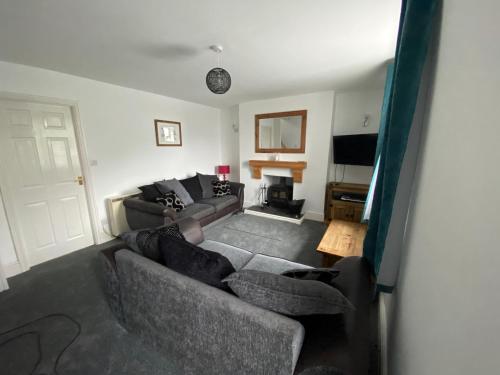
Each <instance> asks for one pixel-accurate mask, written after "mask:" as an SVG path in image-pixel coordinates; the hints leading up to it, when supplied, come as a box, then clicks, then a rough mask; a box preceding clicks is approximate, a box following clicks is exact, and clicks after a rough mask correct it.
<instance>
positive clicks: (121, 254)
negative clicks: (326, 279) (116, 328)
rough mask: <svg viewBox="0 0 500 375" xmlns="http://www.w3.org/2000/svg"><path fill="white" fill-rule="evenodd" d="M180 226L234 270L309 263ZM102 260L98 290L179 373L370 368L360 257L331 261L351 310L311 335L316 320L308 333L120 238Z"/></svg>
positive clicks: (285, 374)
mask: <svg viewBox="0 0 500 375" xmlns="http://www.w3.org/2000/svg"><path fill="white" fill-rule="evenodd" d="M178 224H179V227H180V230H181V232H182V233H183V234H184V236H185V238H186V240H188V241H189V242H192V243H194V244H199V246H201V247H203V248H205V249H207V250H212V251H217V252H219V253H221V254H223V255H224V256H226V257H227V258H228V259H229V261H230V262H231V263H232V264H233V266H234V268H235V269H236V270H240V269H258V270H263V271H267V272H273V273H282V272H284V271H286V270H290V269H296V268H309V267H308V266H305V265H302V264H299V263H294V262H290V261H288V260H284V259H280V258H275V257H271V256H267V255H262V254H253V253H251V252H249V251H246V250H244V249H240V248H237V247H233V246H230V245H227V244H224V243H220V242H216V241H211V240H205V239H204V236H203V232H202V230H201V226H200V224H199V222H197V221H196V220H194V219H191V218H187V219H184V220H181V221H179V222H178ZM100 259H101V264H102V266H103V275H104V291H105V294H106V297H107V299H108V302H109V305H110V308H111V310H112V311H113V313H114V315H115V316H116V317H117V319H118V321H119V322H120V323H121V324H122V325H123V326H124V327H125V328H126V329H127V330H128V331H129V332H131V333H133V334H135V335H137V336H138V337H139V338H140V339H141V340H142V341H143V342H145V343H146V344H147V345H149V346H152V347H153V348H154V349H156V351H157V352H159V353H165V356H166V357H168V358H169V360H172V361H174V362H175V365H176V366H177V367H178V368H179V369H180V373H181V374H203V375H210V374H213V375H216V374H217V375H225V374H228V375H229V374H239V375H256V374H258V375H260V374H263V375H267V374H269V375H292V374H297V373H298V372H299V371H302V370H304V369H306V371H309V370H310V369H311V367H314V366H317V365H318V364H319V365H324V366H335V368H338V369H342V372H340V373H342V374H353V375H354V374H367V373H368V367H369V366H370V363H371V362H372V359H371V353H370V350H371V344H370V341H369V340H368V339H367V337H368V333H369V331H368V329H369V326H370V324H369V322H370V314H369V311H370V307H369V306H370V304H371V292H370V290H371V289H370V288H371V282H370V278H369V272H368V269H367V267H366V264H365V262H363V260H362V259H361V258H358V257H352V259H349V258H346V259H344V260H342V261H340V262H338V263H337V264H336V266H335V267H336V268H337V269H339V270H341V274H340V275H339V276H338V279H339V283H340V284H339V286H338V287H339V289H341V291H342V292H343V293H344V295H346V297H348V298H349V299H350V300H351V302H352V303H353V304H354V305H355V306H356V311H355V312H353V313H352V314H350V315H349V316H346V317H345V318H344V317H338V318H332V316H328V317H327V318H328V325H329V327H325V328H326V329H327V337H326V338H324V337H321V333H320V334H319V336H318V337H315V335H316V334H317V333H315V332H316V330H317V327H315V325H316V326H317V325H318V324H319V325H320V326H323V323H322V321H321V319H320V320H318V319H316V318H314V319H313V322H314V324H312V325H311V331H310V332H308V331H307V324H306V325H305V326H304V322H299V321H298V320H295V319H292V318H290V317H287V316H284V315H281V314H278V313H274V312H272V311H268V310H265V309H262V308H260V307H257V306H254V305H251V304H249V303H247V302H245V301H243V300H240V299H239V298H238V297H236V296H234V295H232V294H231V293H227V292H225V291H222V290H220V289H217V288H214V287H212V286H209V285H206V284H204V283H201V282H199V281H197V280H194V279H192V278H189V277H187V276H184V275H182V274H179V273H177V272H175V271H173V270H170V269H169V268H167V267H165V266H163V265H160V264H158V263H155V262H153V261H151V260H149V259H147V258H145V257H143V256H141V255H139V254H137V253H135V252H133V251H131V250H128V249H127V246H126V244H125V243H124V242H123V243H116V242H115V243H114V244H113V245H112V246H110V247H108V248H107V249H104V250H103V251H102V252H101V253H100ZM344 271H345V272H344ZM306 323H307V322H306ZM304 327H306V329H305V328H304ZM321 369H322V368H321V367H320V368H319V371H322V370H321ZM308 373H309V372H308ZM312 373H314V374H316V372H312ZM319 373H320V374H331V372H318V374H319ZM335 373H336V374H337V372H335Z"/></svg>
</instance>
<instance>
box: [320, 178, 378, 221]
mask: <svg viewBox="0 0 500 375" xmlns="http://www.w3.org/2000/svg"><path fill="white" fill-rule="evenodd" d="M369 188H370V187H369V185H364V184H349V183H343V182H329V183H328V185H327V187H326V199H325V219H326V220H332V219H338V220H344V221H352V222H355V223H359V222H361V216H362V215H363V210H364V207H365V204H364V202H351V201H346V200H341V199H340V196H341V195H342V194H346V195H350V194H354V195H360V196H363V197H365V198H366V196H367V195H368V189H369Z"/></svg>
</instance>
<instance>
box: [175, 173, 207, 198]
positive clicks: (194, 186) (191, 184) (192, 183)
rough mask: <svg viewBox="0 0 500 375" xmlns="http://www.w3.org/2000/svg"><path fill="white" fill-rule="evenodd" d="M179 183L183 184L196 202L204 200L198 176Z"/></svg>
mask: <svg viewBox="0 0 500 375" xmlns="http://www.w3.org/2000/svg"><path fill="white" fill-rule="evenodd" d="M179 182H180V183H181V184H182V186H184V188H185V189H186V190H187V192H188V193H189V195H190V196H191V198H193V200H194V201H195V202H197V201H199V200H200V199H202V198H203V194H202V192H201V185H200V180H199V179H198V176H193V177H189V178H185V179H184V180H179Z"/></svg>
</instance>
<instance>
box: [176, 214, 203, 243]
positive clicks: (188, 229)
mask: <svg viewBox="0 0 500 375" xmlns="http://www.w3.org/2000/svg"><path fill="white" fill-rule="evenodd" d="M177 224H178V225H179V230H180V231H181V233H182V235H183V236H184V238H185V239H186V241H188V242H191V243H192V244H195V245H198V244H199V243H201V242H203V241H204V240H205V236H204V235H203V231H202V230H201V224H200V222H199V221H198V220H196V219H193V218H192V217H186V218H184V219H180V220H179V221H177Z"/></svg>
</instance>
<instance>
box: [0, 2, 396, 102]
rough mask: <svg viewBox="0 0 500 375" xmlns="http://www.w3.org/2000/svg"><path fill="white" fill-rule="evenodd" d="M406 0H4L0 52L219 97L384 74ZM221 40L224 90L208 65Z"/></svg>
mask: <svg viewBox="0 0 500 375" xmlns="http://www.w3.org/2000/svg"><path fill="white" fill-rule="evenodd" d="M400 2H401V0H377V1H374V0H351V1H347V0H308V1H307V0H252V1H250V0H248V1H244V0H211V1H207V0H177V1H172V0H142V1H138V0H136V1H127V0H80V1H77V0H0V60H4V61H9V62H15V63H20V64H25V65H32V66H38V67H42V68H46V69H51V70H56V71H60V72H64V73H69V74H74V75H78V76H82V77H88V78H92V79H96V80H99V81H104V82H110V83H114V84H117V85H121V86H126V87H132V88H136V89H140V90H144V91H149V92H154V93H158V94H162V95H167V96H172V97H176V98H181V99H185V100H189V101H193V102H197V103H203V104H207V105H211V106H216V107H225V106H229V105H232V104H237V103H241V102H244V101H248V100H254V99H261V98H268V97H276V96H283V95H291V94H296V93H305V92H312V91H318V90H329V89H337V90H345V89H349V88H355V87H374V86H381V85H382V84H383V79H384V74H383V64H384V62H386V61H387V60H388V59H390V58H392V57H393V54H394V49H395V45H396V35H397V28H398V20H399V10H400ZM211 44H221V45H223V46H224V53H223V55H222V66H223V67H224V68H225V69H227V70H228V71H229V72H230V74H231V76H232V87H231V89H230V91H229V92H228V93H226V94H224V95H216V94H212V93H211V92H210V91H209V90H208V89H207V87H206V85H205V75H206V73H207V72H208V70H210V69H211V68H213V67H214V66H215V65H216V62H217V57H216V55H215V54H214V53H213V52H212V51H210V50H209V49H208V47H209V46H210V45H211Z"/></svg>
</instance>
